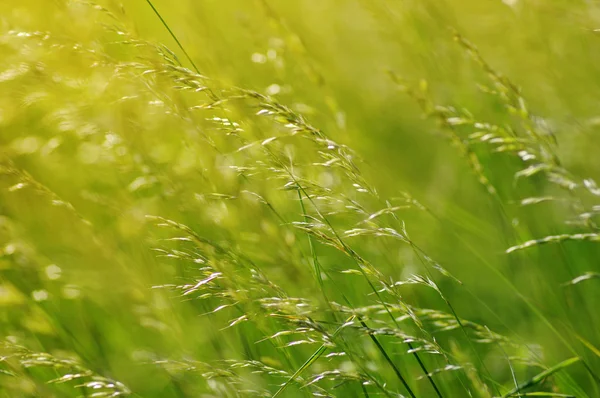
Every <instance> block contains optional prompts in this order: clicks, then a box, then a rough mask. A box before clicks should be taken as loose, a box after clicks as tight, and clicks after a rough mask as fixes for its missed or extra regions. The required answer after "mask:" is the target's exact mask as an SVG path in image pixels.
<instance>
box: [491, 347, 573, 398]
mask: <svg viewBox="0 0 600 398" xmlns="http://www.w3.org/2000/svg"><path fill="white" fill-rule="evenodd" d="M579 361H581V358H579V357H573V358H569V359H566V360H564V361H562V362H560V363H558V364H556V365H554V366H553V367H551V368H549V369H546V370H544V371H543V372H541V373H539V374H537V375H535V376H533V377H532V378H531V379H529V380H527V381H526V382H524V383H522V384H520V385H519V386H518V387H515V388H514V389H512V390H511V391H510V392H508V393H506V394H504V395H503V396H502V398H508V397H511V396H513V395H515V394H517V393H519V392H521V391H523V390H525V389H527V388H529V387H532V386H534V385H536V384H539V383H541V382H542V381H543V380H544V379H545V378H546V377H548V376H551V375H553V374H554V373H556V372H558V371H560V370H563V369H565V368H567V367H569V366H571V365H573V364H574V363H577V362H579Z"/></svg>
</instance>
